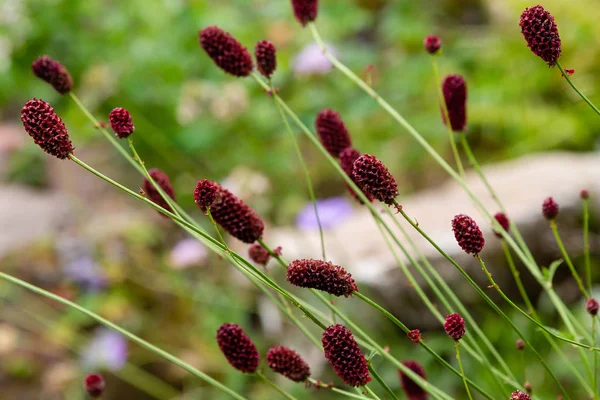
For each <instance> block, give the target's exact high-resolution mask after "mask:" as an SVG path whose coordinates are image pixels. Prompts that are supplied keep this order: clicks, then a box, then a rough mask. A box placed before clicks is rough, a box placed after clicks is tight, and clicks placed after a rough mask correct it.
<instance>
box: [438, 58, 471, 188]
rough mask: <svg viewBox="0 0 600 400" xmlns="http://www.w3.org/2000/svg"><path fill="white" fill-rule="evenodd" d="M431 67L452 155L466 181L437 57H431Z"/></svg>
mask: <svg viewBox="0 0 600 400" xmlns="http://www.w3.org/2000/svg"><path fill="white" fill-rule="evenodd" d="M431 66H432V67H433V77H434V79H435V85H436V90H437V94H438V99H439V102H440V107H441V108H442V113H443V114H444V121H445V125H446V127H447V129H448V141H449V142H450V147H451V148H452V154H454V161H455V162H456V167H457V168H458V173H459V174H460V176H461V177H462V178H463V179H464V177H465V170H464V168H463V165H462V161H461V160H460V155H459V154H458V148H457V147H456V139H455V137H454V131H453V130H452V124H450V116H449V115H448V105H447V104H446V99H445V98H444V93H443V91H442V86H441V84H440V82H441V80H440V73H439V71H438V65H437V61H436V56H432V57H431Z"/></svg>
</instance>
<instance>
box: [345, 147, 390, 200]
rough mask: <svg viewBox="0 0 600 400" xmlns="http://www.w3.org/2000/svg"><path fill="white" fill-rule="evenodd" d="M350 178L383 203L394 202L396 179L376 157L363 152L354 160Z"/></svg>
mask: <svg viewBox="0 0 600 400" xmlns="http://www.w3.org/2000/svg"><path fill="white" fill-rule="evenodd" d="M352 179H353V180H354V182H355V183H356V185H357V186H358V187H359V188H361V189H362V190H363V191H365V192H367V193H370V194H371V195H373V197H375V198H376V199H377V200H379V201H382V202H384V203H385V204H390V205H391V204H394V199H395V198H396V196H398V185H397V184H396V180H395V179H394V177H393V176H392V174H391V173H390V171H389V170H388V169H387V168H386V166H385V165H383V163H382V162H381V161H379V160H378V159H377V157H375V156H372V155H369V154H363V155H362V156H360V157H358V158H357V159H356V161H354V168H353V170H352Z"/></svg>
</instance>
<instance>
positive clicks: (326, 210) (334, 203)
mask: <svg viewBox="0 0 600 400" xmlns="http://www.w3.org/2000/svg"><path fill="white" fill-rule="evenodd" d="M317 210H318V212H319V219H320V220H321V225H322V226H323V229H333V228H335V227H336V226H337V225H339V224H341V223H342V222H344V221H345V220H346V219H347V218H348V217H349V216H350V215H351V214H352V212H353V208H352V203H350V200H348V198H346V197H330V198H328V199H323V200H317ZM296 226H297V227H298V228H300V229H302V230H315V229H319V224H318V223H317V217H316V215H315V208H314V206H313V203H312V202H310V203H308V204H307V205H306V206H305V207H304V208H303V209H302V210H300V212H299V213H298V214H297V215H296Z"/></svg>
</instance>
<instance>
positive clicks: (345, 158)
mask: <svg viewBox="0 0 600 400" xmlns="http://www.w3.org/2000/svg"><path fill="white" fill-rule="evenodd" d="M360 156H361V154H360V152H359V151H358V150H356V149H355V148H353V147H346V148H345V149H344V150H342V152H341V153H340V154H339V157H340V167H341V168H342V169H343V170H344V172H345V173H346V175H348V176H349V177H350V179H352V181H353V182H354V177H353V176H352V171H353V170H354V161H356V159H357V158H358V157H360ZM354 183H356V182H354ZM346 187H347V188H348V192H349V193H350V195H351V196H352V197H353V198H354V199H356V201H358V202H359V203H360V204H363V201H362V199H361V198H360V197H358V194H356V193H355V192H354V189H352V188H351V187H350V185H348V184H347V183H346ZM362 192H363V194H364V195H365V196H366V197H367V200H369V201H370V202H373V200H374V197H373V196H372V195H371V193H369V192H365V191H364V190H363V191H362Z"/></svg>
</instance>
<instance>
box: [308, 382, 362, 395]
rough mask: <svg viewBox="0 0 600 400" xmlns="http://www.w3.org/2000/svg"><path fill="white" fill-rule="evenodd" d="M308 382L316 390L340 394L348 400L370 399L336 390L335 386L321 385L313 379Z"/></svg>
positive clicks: (321, 383)
mask: <svg viewBox="0 0 600 400" xmlns="http://www.w3.org/2000/svg"><path fill="white" fill-rule="evenodd" d="M308 381H309V382H310V383H311V384H312V385H313V386H315V387H317V388H322V389H327V390H331V391H332V392H335V393H339V394H341V395H343V396H346V397H350V398H352V399H360V400H371V398H370V397H365V396H362V395H360V394H354V393H351V392H347V391H345V390H342V389H339V388H336V387H335V386H332V385H328V384H326V383H323V382H321V381H319V380H316V379H313V378H308Z"/></svg>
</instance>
